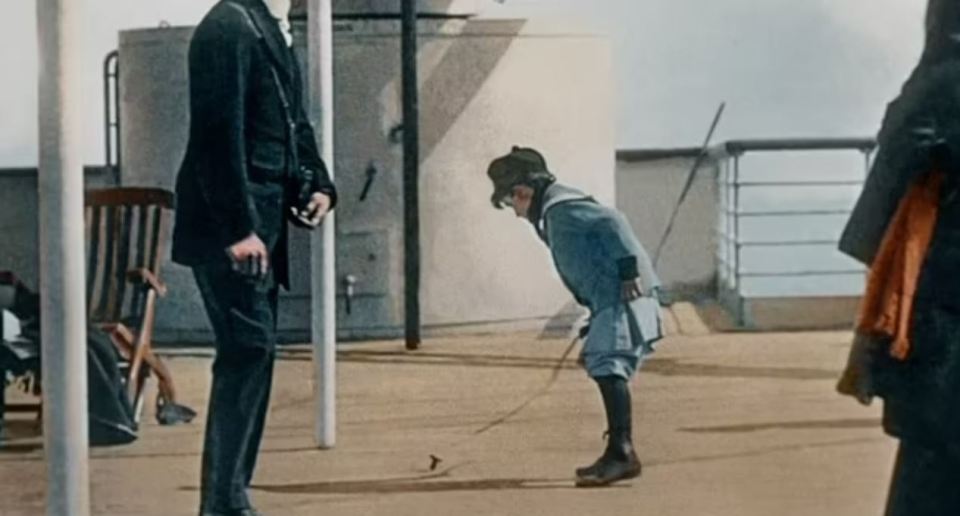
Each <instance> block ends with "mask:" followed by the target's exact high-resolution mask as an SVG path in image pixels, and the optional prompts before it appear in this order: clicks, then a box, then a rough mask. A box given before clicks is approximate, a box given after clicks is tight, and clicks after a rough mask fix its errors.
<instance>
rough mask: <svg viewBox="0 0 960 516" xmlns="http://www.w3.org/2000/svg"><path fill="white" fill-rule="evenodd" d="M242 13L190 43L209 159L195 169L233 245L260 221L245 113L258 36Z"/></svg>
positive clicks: (194, 104) (196, 106) (213, 23)
mask: <svg viewBox="0 0 960 516" xmlns="http://www.w3.org/2000/svg"><path fill="white" fill-rule="evenodd" d="M245 23H246V22H245V21H243V20H242V18H241V15H240V14H239V13H235V14H234V13H228V14H227V15H226V16H225V17H224V18H222V19H218V20H210V21H209V22H208V23H206V24H203V25H202V26H201V27H198V28H197V31H196V33H195V35H194V38H193V41H192V42H191V45H190V57H189V66H190V98H191V103H190V116H191V117H192V119H193V120H192V123H193V124H194V125H196V126H197V128H198V129H199V131H197V132H196V133H195V134H199V135H201V136H202V139H203V141H202V142H200V145H201V146H202V147H203V148H205V149H206V150H207V152H206V154H207V156H208V159H207V160H206V162H205V163H204V164H203V166H200V167H198V168H197V169H196V171H195V173H196V174H197V175H198V183H199V186H200V191H201V195H202V196H203V198H204V200H205V201H206V203H207V205H208V206H209V207H210V214H209V215H210V217H211V218H212V219H213V221H214V222H215V224H216V225H217V227H218V233H219V236H220V242H221V243H222V245H224V246H225V247H226V246H229V245H232V244H234V243H236V242H238V241H240V240H243V239H244V238H246V237H247V236H249V235H250V234H251V233H253V231H254V228H256V227H257V226H258V220H257V213H256V210H255V209H254V208H253V206H252V204H251V200H250V196H249V191H248V182H247V149H246V143H245V140H246V135H245V129H246V127H245V126H246V112H247V95H248V90H247V88H248V78H249V75H250V63H251V53H252V51H253V49H252V45H253V44H255V42H256V39H255V35H254V34H252V33H251V32H249V30H250V29H249V28H248V27H247V26H246V25H245Z"/></svg>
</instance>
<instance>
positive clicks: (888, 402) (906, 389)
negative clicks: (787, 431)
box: [840, 0, 960, 448]
mask: <svg viewBox="0 0 960 516" xmlns="http://www.w3.org/2000/svg"><path fill="white" fill-rule="evenodd" d="M928 20H929V23H928V33H927V41H926V47H925V49H924V53H923V56H922V58H921V60H920V62H919V64H918V65H917V67H916V69H915V70H914V71H913V73H912V74H911V76H910V78H909V79H908V80H907V82H906V84H904V86H903V90H902V92H901V94H900V96H899V97H898V98H897V99H896V100H894V101H893V102H892V103H891V104H890V106H889V107H888V109H887V112H886V114H885V116H884V121H883V127H882V128H881V130H880V134H879V137H878V142H879V145H880V147H879V150H878V153H877V157H876V160H875V161H874V164H873V167H872V169H871V171H870V175H869V176H868V178H867V182H866V184H865V185H864V190H863V193H862V194H861V196H860V199H859V200H858V201H857V205H856V207H855V209H854V212H853V214H852V215H851V218H850V221H849V222H848V223H847V227H846V228H845V229H844V233H843V237H842V240H841V243H840V249H841V250H842V251H843V252H845V253H847V254H849V255H851V256H853V257H854V258H856V259H858V260H860V261H862V262H864V263H866V264H870V263H871V261H872V260H873V258H874V255H875V254H876V251H877V249H878V247H879V244H880V240H881V239H882V237H883V233H884V231H885V230H886V228H887V225H888V224H889V221H890V219H891V217H892V215H893V213H894V211H895V210H896V208H897V206H898V204H899V202H900V200H901V199H902V198H903V195H904V193H905V191H906V189H907V188H908V187H909V185H911V184H912V183H913V182H914V181H915V180H916V178H917V177H918V175H919V174H923V173H926V172H929V171H931V170H933V169H939V170H942V171H943V172H944V173H945V181H944V185H943V189H942V192H941V199H940V209H939V213H938V217H937V222H936V228H935V231H934V234H933V239H932V241H931V244H930V248H929V250H928V252H927V256H926V259H925V260H924V264H923V266H922V269H921V272H920V277H919V280H918V284H917V291H916V294H915V300H914V307H913V320H912V325H911V330H910V339H911V351H910V355H909V357H908V358H907V360H905V361H901V360H895V359H893V358H891V357H890V356H889V353H887V348H886V347H881V348H880V349H879V350H878V351H876V352H875V355H874V356H873V357H871V359H870V360H869V362H871V371H870V373H871V374H870V376H872V377H873V379H874V382H875V385H874V391H875V392H876V394H877V395H878V396H880V397H882V398H883V400H884V429H885V430H886V431H887V433H889V434H891V435H893V436H896V437H900V438H902V439H905V440H909V441H914V442H925V443H927V444H928V445H931V446H935V447H952V448H960V411H958V410H957V407H958V406H960V274H958V272H960V268H958V267H960V2H956V1H954V0H950V1H940V0H934V1H932V2H930V4H929V7H928Z"/></svg>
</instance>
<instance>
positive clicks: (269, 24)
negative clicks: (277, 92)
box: [239, 0, 292, 90]
mask: <svg viewBox="0 0 960 516" xmlns="http://www.w3.org/2000/svg"><path fill="white" fill-rule="evenodd" d="M239 3H241V5H243V6H244V7H246V8H247V12H249V13H250V18H251V21H252V22H253V24H254V25H256V27H257V29H258V30H259V31H260V33H261V34H263V43H264V45H265V46H266V47H267V53H268V54H269V55H270V59H271V60H272V61H273V63H274V67H275V68H276V69H277V73H278V74H279V75H280V79H281V80H282V81H283V83H284V85H285V86H286V87H287V89H288V90H289V89H290V85H291V80H290V79H291V75H292V71H291V69H290V49H289V48H287V42H286V40H284V39H283V34H281V32H280V26H279V25H278V22H277V20H275V19H274V18H273V16H271V15H270V11H269V10H268V9H267V6H266V5H265V4H264V3H263V1H262V0H243V1H241V2H239Z"/></svg>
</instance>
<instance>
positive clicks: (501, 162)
mask: <svg viewBox="0 0 960 516" xmlns="http://www.w3.org/2000/svg"><path fill="white" fill-rule="evenodd" d="M487 176H488V177H489V178H490V181H492V182H493V195H492V196H490V202H492V203H493V206H494V207H495V208H498V209H499V208H501V207H502V206H501V202H502V200H503V199H504V198H506V197H507V196H509V195H510V193H511V190H512V189H513V187H514V186H516V185H518V184H527V183H531V182H533V181H536V180H538V179H541V178H549V179H552V178H553V175H552V174H550V172H549V171H548V170H547V162H546V160H545V159H543V155H542V154H540V153H539V152H538V151H536V150H534V149H531V148H529V147H518V146H514V147H513V149H511V150H510V153H509V154H506V155H504V156H500V157H499V158H497V159H495V160H493V161H491V162H490V166H489V167H487Z"/></svg>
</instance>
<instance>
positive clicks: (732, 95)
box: [0, 0, 926, 167]
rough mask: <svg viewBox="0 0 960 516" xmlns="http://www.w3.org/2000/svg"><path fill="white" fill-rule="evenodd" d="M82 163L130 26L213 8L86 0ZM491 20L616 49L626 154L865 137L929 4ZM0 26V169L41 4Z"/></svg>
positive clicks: (516, 2) (714, 2)
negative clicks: (573, 31) (108, 67)
mask: <svg viewBox="0 0 960 516" xmlns="http://www.w3.org/2000/svg"><path fill="white" fill-rule="evenodd" d="M79 1H82V2H84V3H85V5H86V6H87V9H86V10H85V14H84V18H83V25H84V27H87V34H88V37H86V38H85V39H84V41H83V48H82V50H81V55H82V58H83V60H84V67H85V69H86V70H87V73H86V74H85V75H84V77H83V82H82V84H81V87H82V88H84V92H85V97H86V98H89V99H90V102H88V103H87V104H86V105H85V106H84V127H85V135H86V145H85V152H86V154H85V157H86V161H87V162H88V163H90V164H99V163H102V162H103V153H104V151H103V134H102V133H103V130H102V128H101V126H102V117H103V105H102V96H103V92H102V79H101V69H102V62H103V58H104V56H105V55H106V54H107V53H108V52H109V51H110V50H112V49H114V48H115V47H116V45H117V31H119V30H121V29H127V28H141V27H155V26H157V25H159V24H160V23H161V22H166V23H170V24H172V25H185V24H194V23H196V22H197V21H198V20H199V19H200V17H201V16H202V15H203V13H204V12H206V10H207V9H208V8H209V7H210V6H211V5H212V4H213V3H214V0H162V1H158V0H79ZM476 3H477V5H478V6H479V8H480V9H482V13H483V15H485V16H495V17H513V16H527V17H544V18H551V17H552V18H563V19H573V20H577V23H579V24H582V25H583V27H584V28H585V29H586V30H590V31H595V32H601V33H603V34H606V35H607V36H608V37H609V38H610V41H611V45H612V49H613V53H614V64H615V77H614V81H615V87H616V91H617V113H616V124H617V126H616V132H617V145H618V147H619V148H655V147H679V146H693V145H699V143H700V142H701V140H702V139H703V136H704V134H705V133H706V130H707V127H708V125H709V122H710V120H711V118H712V116H713V113H714V111H715V110H716V108H717V105H718V104H719V103H720V102H721V101H726V102H727V109H726V112H725V114H724V118H723V120H722V121H721V124H720V127H719V129H718V132H717V135H716V137H715V138H716V140H717V141H721V140H724V139H732V138H778V137H804V136H816V137H833V136H836V137H845V136H869V135H872V134H874V133H875V132H876V130H877V127H878V126H879V123H880V119H881V117H882V115H883V110H884V107H885V105H886V103H887V102H888V101H889V100H891V99H892V98H893V97H894V96H895V95H896V93H897V92H898V91H899V88H900V85H901V84H902V82H903V80H904V79H905V78H906V76H907V74H908V73H909V71H910V69H911V68H912V67H913V65H914V63H915V62H916V60H917V57H918V56H919V53H920V50H921V45H922V36H923V31H922V21H923V10H924V6H925V4H926V2H924V1H923V0H803V1H799V2H798V1H796V0H642V1H641V0H592V1H585V0H504V1H503V2H502V3H500V2H493V1H489V0H476ZM6 4H7V5H5V13H4V16H3V17H2V18H0V70H5V71H6V72H7V73H8V74H9V75H11V77H8V78H6V80H4V81H2V82H0V167H17V166H34V165H36V161H37V122H36V118H37V115H36V109H37V108H36V105H37V94H36V91H37V80H36V76H37V67H38V65H37V50H36V43H35V42H36V18H35V10H36V5H35V0H6Z"/></svg>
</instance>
